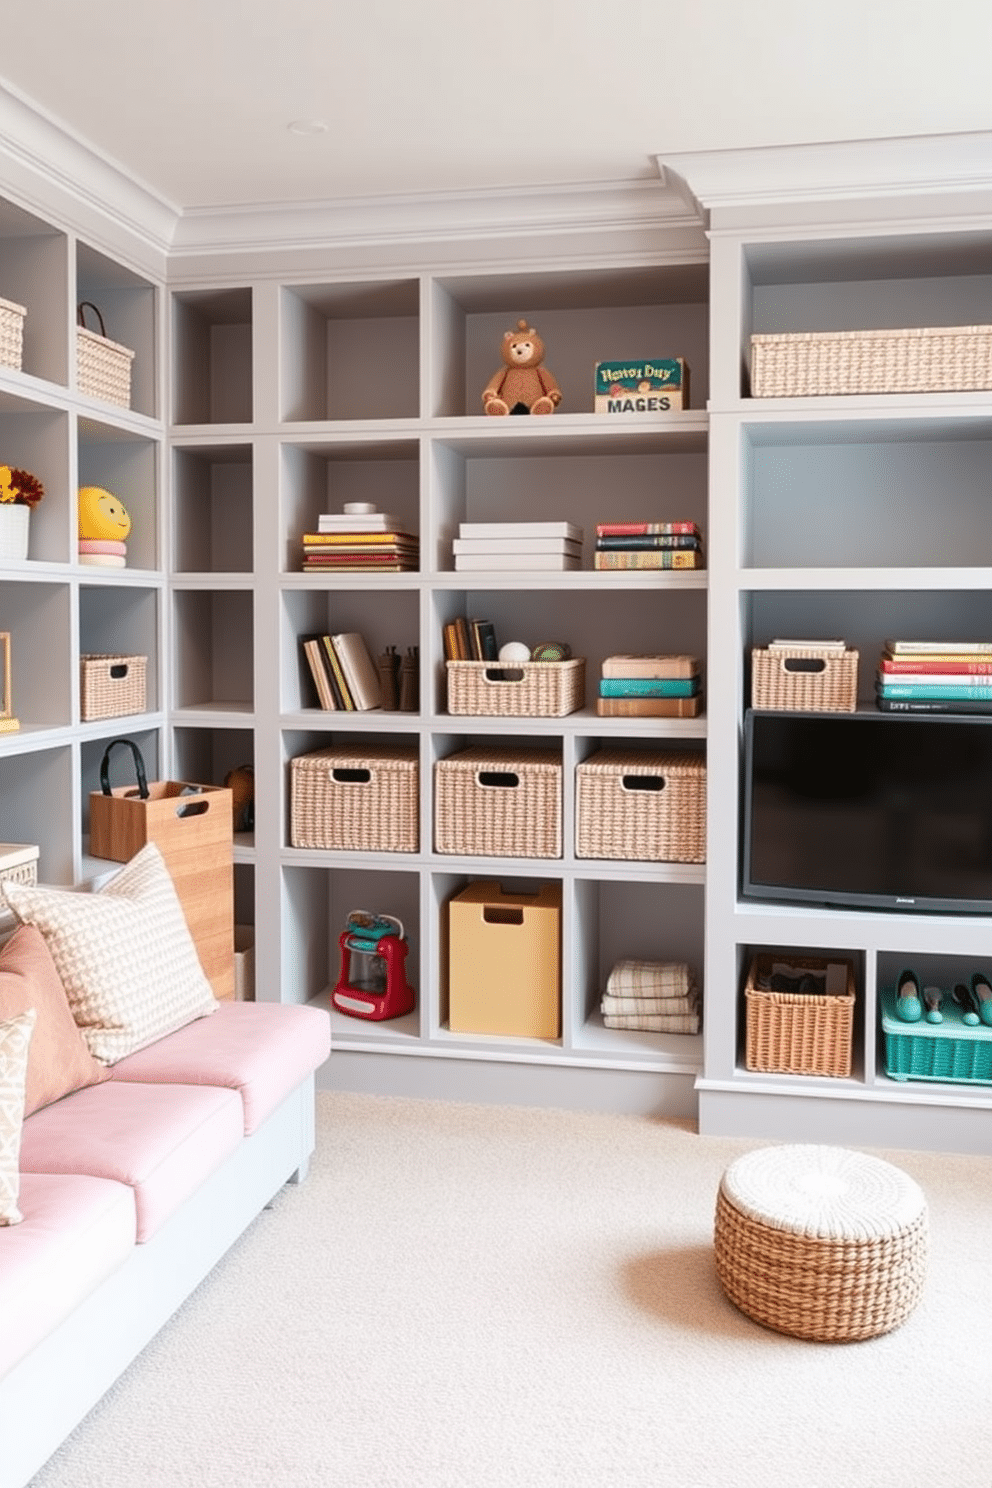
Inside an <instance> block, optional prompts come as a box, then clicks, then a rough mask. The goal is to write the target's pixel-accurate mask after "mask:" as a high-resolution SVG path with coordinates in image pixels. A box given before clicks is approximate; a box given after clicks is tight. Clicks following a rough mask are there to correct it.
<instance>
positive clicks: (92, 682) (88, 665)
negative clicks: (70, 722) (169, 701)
mask: <svg viewBox="0 0 992 1488" xmlns="http://www.w3.org/2000/svg"><path fill="white" fill-rule="evenodd" d="M147 670H148V658H147V656H107V655H100V654H97V653H95V652H94V653H91V654H89V655H86V656H81V657H80V658H79V716H80V718H81V719H82V720H83V722H84V723H89V722H90V721H91V720H92V719H94V718H122V717H123V716H124V715H125V714H126V713H144V711H145V689H146V674H147Z"/></svg>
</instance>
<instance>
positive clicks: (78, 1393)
mask: <svg viewBox="0 0 992 1488" xmlns="http://www.w3.org/2000/svg"><path fill="white" fill-rule="evenodd" d="M329 1052H330V1021H329V1018H328V1016H327V1014H326V1013H325V1012H323V1011H321V1010H319V1009H317V1008H311V1007H296V1006H284V1005H278V1004H272V1003H222V1004H221V1005H220V1006H219V1008H218V1009H217V1011H216V1012H215V1013H213V1014H211V1016H209V1017H203V1018H198V1019H196V1020H195V1021H194V1022H191V1023H188V1024H187V1025H186V1026H185V1027H183V1028H181V1029H180V1030H179V1031H178V1032H176V1033H171V1034H168V1035H167V1036H166V1037H164V1038H161V1039H159V1040H158V1041H157V1042H155V1043H153V1044H151V1045H149V1046H148V1047H146V1048H144V1049H141V1050H140V1051H139V1052H138V1053H135V1054H132V1055H129V1056H128V1057H126V1058H124V1059H121V1060H120V1061H119V1062H118V1063H117V1064H115V1065H114V1066H113V1067H112V1069H111V1072H110V1078H109V1079H105V1080H104V1081H103V1082H102V1083H99V1084H94V1085H91V1086H88V1087H86V1088H84V1089H79V1090H76V1091H74V1092H73V1093H72V1094H70V1095H66V1096H65V1097H64V1098H63V1099H61V1100H57V1101H55V1102H54V1103H52V1104H50V1105H46V1106H44V1107H42V1108H41V1109H40V1110H36V1111H35V1112H34V1113H33V1114H32V1115H30V1116H29V1117H28V1118H27V1119H26V1121H25V1122H24V1127H23V1132H22V1137H21V1156H20V1172H21V1187H20V1200H19V1202H20V1208H21V1211H22V1213H23V1220H22V1222H21V1223H19V1224H15V1225H11V1226H9V1227H6V1228H0V1319H2V1320H3V1326H2V1328H0V1420H2V1421H3V1423H4V1425H3V1447H2V1451H0V1488H23V1485H24V1484H26V1483H27V1482H28V1481H29V1480H30V1478H31V1477H32V1476H33V1475H34V1473H36V1472H37V1471H38V1469H39V1468H40V1467H41V1466H42V1464H43V1463H44V1462H45V1461H46V1460H47V1459H48V1458H49V1457H50V1456H51V1454H52V1453H53V1452H54V1451H55V1449H56V1448H57V1447H58V1446H59V1445H60V1444H61V1442H62V1441H63V1440H64V1439H65V1438H66V1436H67V1435H68V1434H69V1433H70V1432H71V1431H72V1430H73V1428H74V1427H75V1426H76V1425H77V1424H78V1422H79V1421H80V1420H81V1419H82V1418H83V1416H85V1415H86V1413H87V1412H88V1411H89V1410H90V1409H91V1408H92V1406H93V1405H94V1404H95V1403H96V1402H97V1401H98V1400H99V1399H100V1397H101V1396H102V1395H103V1394H104V1392H105V1391H106V1390H107V1389H108V1388H109V1386H110V1385H111V1384H112V1383H113V1382H114V1380H115V1379H117V1377H118V1376H119V1375H120V1374H121V1373H122V1371H123V1370H124V1369H125V1368H126V1367H127V1365H128V1364H129V1363H130V1362H131V1360H132V1359H133V1358H134V1357H135V1356H136V1355H137V1354H138V1353H139V1352H140V1350H141V1349H142V1348H143V1347H144V1346H145V1344H146V1343H147V1342H148V1341H149V1340H150V1339H151V1338H152V1337H153V1336H154V1335H155V1333H156V1332H157V1331H158V1329H159V1328H161V1327H162V1326H163V1324H164V1323H165V1322H166V1321H167V1320H168V1319H169V1318H170V1317H171V1316H172V1314H173V1313H174V1312H175V1310H176V1308H177V1307H179V1305H180V1304H181V1303H182V1302H183V1301H184V1300H185V1299H186V1298H187V1297H188V1296H189V1294H190V1293H191V1292H192V1291H193V1289H194V1288H195V1287H196V1286H197V1285H198V1283H199V1282H200V1281H201V1280H202V1279H203V1277H205V1276H206V1275H207V1273H208V1272H209V1271H210V1270H211V1268H212V1267H213V1266H214V1265H215V1264H216V1263H217V1262H218V1261H219V1260H220V1258H221V1257H222V1256H223V1255H224V1253H225V1251H227V1250H228V1248H229V1247H230V1246H231V1245H232V1244H233V1243H234V1241H235V1240H236V1239H237V1238H238V1237H239V1235H241V1234H242V1232H243V1231H244V1230H245V1229H246V1228H247V1226H248V1225H249V1224H250V1223H251V1221H252V1220H253V1219H254V1218H255V1217H256V1215H257V1214H258V1213H259V1212H260V1210H262V1209H263V1208H264V1207H265V1205H266V1204H267V1203H269V1201H270V1200H271V1199H272V1198H273V1196H274V1195H275V1194H276V1193H277V1192H278V1190H279V1189H280V1188H281V1187H282V1185H283V1184H284V1183H286V1182H288V1181H297V1182H298V1181H299V1180H300V1179H301V1178H302V1177H303V1176H304V1175H305V1173H306V1169H307V1165H308V1162H309V1158H310V1154H311V1152H312V1151H313V1147H314V1088H315V1072H316V1070H317V1068H318V1067H319V1066H320V1065H321V1064H322V1063H323V1062H324V1060H325V1059H326V1058H327V1057H328V1054H329Z"/></svg>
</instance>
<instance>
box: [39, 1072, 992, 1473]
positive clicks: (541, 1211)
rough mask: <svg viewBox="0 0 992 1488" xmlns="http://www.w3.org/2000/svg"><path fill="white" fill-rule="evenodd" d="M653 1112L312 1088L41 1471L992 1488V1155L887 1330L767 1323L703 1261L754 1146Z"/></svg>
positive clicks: (939, 1169)
mask: <svg viewBox="0 0 992 1488" xmlns="http://www.w3.org/2000/svg"><path fill="white" fill-rule="evenodd" d="M755 1145H758V1144H755V1143H753V1142H743V1141H742V1142H734V1141H727V1140H717V1139H714V1138H701V1137H698V1136H696V1135H695V1134H694V1133H693V1132H692V1131H691V1130H690V1129H689V1128H688V1127H686V1126H681V1125H679V1124H675V1123H671V1122H659V1121H652V1120H647V1119H644V1118H641V1117H634V1116H611V1115H602V1114H583V1113H579V1114H576V1113H572V1112H562V1111H548V1110H533V1109H518V1108H507V1107H486V1106H465V1105H455V1104H448V1103H440V1102H427V1101H413V1100H399V1099H386V1098H379V1097H370V1096H356V1095H342V1094H321V1095H319V1096H318V1150H317V1154H316V1156H315V1160H314V1165H313V1168H312V1170H311V1173H310V1176H309V1178H308V1180H307V1182H306V1183H305V1184H304V1185H303V1186H302V1187H300V1188H286V1189H284V1190H283V1192H282V1193H281V1194H280V1195H279V1197H278V1198H277V1199H276V1201H275V1204H274V1206H273V1207H272V1208H271V1209H270V1210H268V1211H267V1212H266V1213H264V1214H263V1215H262V1216H261V1217H260V1218H259V1219H258V1220H257V1221H256V1222H255V1224H254V1225H253V1226H252V1228H251V1229H250V1230H249V1231H248V1233H247V1235H246V1236H245V1237H244V1239H243V1240H242V1241H241V1243H240V1244H239V1245H238V1246H237V1247H236V1248H235V1250H234V1251H233V1253H232V1254H231V1255H229V1256H228V1257H227V1258H226V1259H225V1261H224V1262H222V1264H221V1265H220V1266H219V1267H218V1269H217V1270H216V1271H215V1272H214V1273H213V1275H212V1276H211V1277H209V1278H208V1280H207V1281H206V1282H204V1284H203V1285H202V1286H201V1287H200V1289H199V1290H198V1292H197V1293H196V1294H195V1295H194V1296H193V1297H192V1298H191V1299H190V1301H189V1302H187V1303H186V1305H185V1306H184V1307H183V1308H182V1310H181V1311H180V1312H179V1313H178V1314H177V1315H176V1317H175V1319H174V1320H173V1321H172V1323H171V1324H170V1325H169V1327H168V1328H166V1330H165V1331H164V1332H163V1333H162V1334H161V1335H160V1336H159V1337H158V1338H157V1339H156V1340H155V1341H154V1342H153V1343H152V1344H151V1345H150V1346H149V1347H148V1349H146V1351H145V1352H144V1354H143V1355H142V1356H141V1357H140V1358H139V1359H138V1360H137V1361H136V1363H135V1364H134V1365H133V1366H132V1368H131V1369H130V1370H129V1371H128V1373H127V1374H126V1375H125V1376H124V1378H123V1379H122V1380H121V1381H120V1382H119V1384H118V1385H117V1386H116V1387H115V1388H114V1389H113V1390H112V1391H111V1393H110V1394H109V1395H108V1396H107V1397H106V1399H105V1400H104V1401H103V1402H102V1403H101V1405H100V1406H98V1408H97V1409H96V1410H95V1411H94V1412H93V1414H92V1415H91V1416H90V1417H89V1418H88V1419H87V1420H86V1421H85V1422H84V1423H83V1424H82V1425H81V1426H80V1428H79V1429H78V1430H77V1431H76V1432H75V1434H74V1435H73V1437H72V1438H71V1439H70V1440H69V1442H67V1443H66V1445H65V1446H64V1447H63V1448H62V1449H61V1450H60V1451H59V1452H58V1453H57V1455H56V1456H55V1457H54V1458H53V1459H52V1460H51V1462H50V1463H49V1464H48V1465H47V1466H46V1467H45V1469H43V1471H42V1472H41V1473H40V1474H39V1475H38V1477H37V1478H36V1479H35V1484H36V1485H37V1488H317V1485H320V1488H797V1485H801V1488H992V1184H990V1179H992V1160H990V1159H982V1158H971V1157H955V1156H949V1157H948V1156H935V1155H929V1154H926V1155H924V1154H915V1153H905V1152H901V1153H895V1152H893V1153H882V1154H881V1155H882V1156H885V1157H887V1158H889V1160H891V1161H893V1162H895V1163H896V1164H897V1165H899V1166H901V1167H902V1168H904V1169H905V1171H907V1172H909V1173H911V1174H912V1176H913V1177H914V1178H916V1180H917V1181H918V1182H919V1183H920V1184H921V1186H922V1187H923V1189H924V1192H925V1193H926V1194H927V1198H928V1200H929V1203H930V1207H931V1233H932V1258H931V1263H930V1273H929V1277H928V1282H927V1287H926V1291H925V1294H924V1298H923V1301H922V1303H921V1305H920V1306H919V1308H918V1309H917V1310H916V1312H914V1313H913V1315H912V1316H911V1318H910V1319H909V1320H908V1322H907V1323H906V1324H905V1325H904V1326H903V1327H902V1328H901V1329H900V1330H899V1331H897V1332H895V1333H892V1334H889V1335H888V1336H886V1337H883V1338H879V1339H875V1340H872V1341H870V1342H867V1343H859V1344H811V1343H804V1342H800V1341H798V1340H794V1339H789V1338H786V1337H783V1336H781V1335H778V1334H775V1333H771V1332H768V1331H766V1330H764V1329H762V1328H759V1327H758V1326H756V1325H755V1324H754V1323H752V1322H750V1321H749V1320H748V1319H747V1318H745V1317H743V1316H742V1315H741V1314H740V1313H738V1312H737V1311H736V1310H735V1309H734V1308H733V1307H732V1306H731V1305H730V1303H729V1302H727V1301H726V1299H725V1298H724V1296H723V1293H722V1292H721V1290H720V1288H719V1284H718V1282H717V1280H716V1276H715V1273H714V1269H713V1259H712V1244H711V1237H712V1226H713V1206H714V1202H715V1195H716V1188H717V1184H718V1182H719V1179H720V1175H721V1173H722V1171H723V1169H724V1167H725V1166H726V1165H727V1163H728V1162H730V1161H731V1160H732V1159H733V1158H734V1157H735V1156H737V1155H738V1153H740V1152H743V1151H746V1150H748V1149H749V1148H750V1147H752V1146H755Z"/></svg>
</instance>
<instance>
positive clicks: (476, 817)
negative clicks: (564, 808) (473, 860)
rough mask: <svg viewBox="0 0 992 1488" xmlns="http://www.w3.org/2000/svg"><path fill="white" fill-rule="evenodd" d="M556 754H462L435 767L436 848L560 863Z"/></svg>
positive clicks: (482, 749)
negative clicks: (557, 861)
mask: <svg viewBox="0 0 992 1488" xmlns="http://www.w3.org/2000/svg"><path fill="white" fill-rule="evenodd" d="M561 794H562V770H561V756H560V754H559V753H558V751H557V750H555V749H501V748H500V747H499V746H498V745H496V746H493V747H491V746H489V745H486V746H477V747H474V748H471V749H463V750H461V751H460V752H459V753H458V754H452V755H449V757H448V758H447V759H442V760H438V761H437V763H436V765H435V766H434V847H435V850H436V851H437V852H439V853H464V854H468V855H480V856H484V857H495V858H560V857H561V855H562V830H561Z"/></svg>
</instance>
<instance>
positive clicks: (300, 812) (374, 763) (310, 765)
mask: <svg viewBox="0 0 992 1488" xmlns="http://www.w3.org/2000/svg"><path fill="white" fill-rule="evenodd" d="M290 798H291V804H290V838H289V840H290V843H291V844H292V846H293V847H319V848H329V849H331V850H335V851H342V852H416V851H417V848H418V845H419V842H420V832H419V821H418V818H419V812H420V763H419V752H418V749H417V746H416V745H415V744H409V745H404V744H399V743H395V744H354V745H352V746H351V747H350V748H331V749H318V750H316V751H315V752H314V753H313V754H301V755H298V756H297V758H296V759H294V760H292V761H291V762H290Z"/></svg>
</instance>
